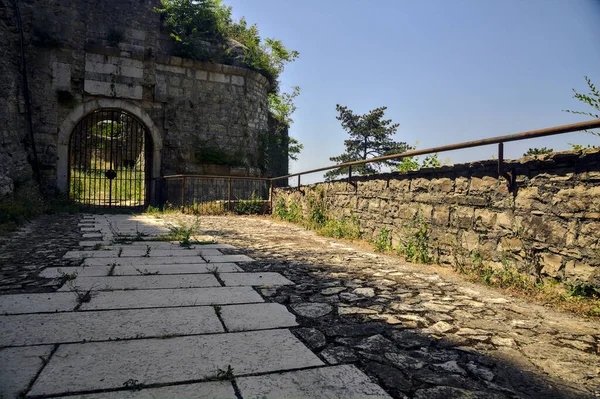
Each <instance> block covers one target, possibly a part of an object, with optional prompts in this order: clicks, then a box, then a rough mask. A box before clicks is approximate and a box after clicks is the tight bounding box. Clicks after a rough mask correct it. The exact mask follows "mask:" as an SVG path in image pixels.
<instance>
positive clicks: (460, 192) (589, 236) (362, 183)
mask: <svg viewBox="0 0 600 399" xmlns="http://www.w3.org/2000/svg"><path fill="white" fill-rule="evenodd" d="M506 167H507V168H508V169H510V170H513V172H514V173H515V175H516V189H515V190H514V191H509V189H508V186H507V184H506V180H505V179H504V178H498V171H497V170H498V169H497V168H498V166H497V161H485V162H475V163H470V164H462V165H448V166H443V167H440V168H430V169H421V170H420V171H418V172H410V173H403V174H399V173H393V174H383V175H374V176H366V177H354V178H353V179H354V181H355V184H350V183H348V182H346V181H339V182H331V183H319V184H313V185H310V186H305V187H302V188H301V190H298V189H296V188H288V189H277V190H276V191H275V195H276V197H275V199H274V202H277V197H283V198H284V199H285V201H286V203H287V204H288V205H289V204H290V203H292V201H294V202H295V203H296V204H299V205H300V206H301V207H302V210H303V211H304V212H305V213H307V212H310V209H311V208H310V206H311V205H310V202H311V201H314V198H315V196H317V195H323V196H324V200H325V204H326V206H327V209H328V212H329V213H330V214H331V215H332V216H335V217H338V218H341V217H350V216H354V217H355V218H356V219H357V220H358V222H359V225H360V228H361V232H362V233H363V235H364V236H365V237H366V238H367V239H375V238H377V237H378V235H379V234H380V232H381V230H382V229H384V228H386V229H389V231H390V232H391V236H392V244H393V246H394V247H397V246H398V245H399V244H400V242H401V240H402V239H404V238H406V237H407V235H410V234H411V233H412V232H413V230H414V229H413V226H414V222H415V220H419V221H420V222H419V226H416V227H417V228H421V227H424V226H423V224H427V225H428V229H427V230H428V231H429V233H428V234H429V236H430V240H429V242H428V252H429V254H430V256H431V257H432V259H433V260H434V261H435V262H438V263H440V264H450V265H455V266H458V267H461V266H462V267H466V268H468V267H471V266H472V264H473V263H474V262H485V264H486V265H490V266H491V267H494V268H499V269H504V268H505V267H509V268H517V269H519V270H520V271H522V272H525V273H527V274H529V275H531V276H536V277H537V276H542V277H543V276H550V277H553V278H556V279H558V280H565V279H568V280H572V281H578V282H584V283H590V284H593V285H596V286H600V150H598V149H596V150H588V151H587V152H586V153H585V154H582V153H581V152H580V151H567V152H562V153H554V154H550V155H544V156H538V157H527V158H522V159H521V160H519V161H510V162H507V166H506ZM353 183H354V182H353Z"/></svg>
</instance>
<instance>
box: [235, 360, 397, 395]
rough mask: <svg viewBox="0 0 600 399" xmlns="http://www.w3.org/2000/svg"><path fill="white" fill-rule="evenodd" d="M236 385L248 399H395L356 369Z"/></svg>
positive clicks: (244, 380)
mask: <svg viewBox="0 0 600 399" xmlns="http://www.w3.org/2000/svg"><path fill="white" fill-rule="evenodd" d="M236 382H237V385H238V388H239V389H240V393H241V394H242V396H243V397H244V399H298V398H312V399H333V398H340V399H341V398H370V399H390V398H391V397H390V396H389V395H388V394H387V393H386V392H385V391H384V390H383V389H382V388H381V387H379V386H378V385H377V384H375V383H373V382H372V381H371V380H370V379H369V378H368V377H367V376H366V375H365V374H364V373H363V372H362V371H360V370H359V369H357V368H356V367H355V366H353V365H340V366H333V367H322V368H317V369H312V370H301V371H291V372H287V373H281V374H269V375H262V376H253V377H241V378H238V379H237V380H236Z"/></svg>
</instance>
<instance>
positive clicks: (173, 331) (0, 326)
mask: <svg viewBox="0 0 600 399" xmlns="http://www.w3.org/2000/svg"><path fill="white" fill-rule="evenodd" d="M218 332H224V330H223V326H222V325H221V322H220V321H219V318H218V317H217V314H216V313H215V310H214V308H213V307H212V306H202V307H186V308H168V309H135V310H111V311H103V312H97V311H95V312H68V313H56V314H27V315H18V316H0V346H18V345H39V344H58V343H66V342H71V343H72V342H85V341H88V342H89V341H104V340H109V339H128V338H129V339H130V338H141V337H164V336H169V335H191V334H209V333H218Z"/></svg>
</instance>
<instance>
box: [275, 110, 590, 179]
mask: <svg viewBox="0 0 600 399" xmlns="http://www.w3.org/2000/svg"><path fill="white" fill-rule="evenodd" d="M599 127H600V119H594V120H591V121H586V122H579V123H572V124H569V125H561V126H555V127H549V128H545V129H539V130H531V131H526V132H522V133H515V134H509V135H506V136H496V137H490V138H487V139H480V140H474V141H465V142H462V143H456V144H449V145H444V146H440V147H432V148H425V149H422V150H412V151H406V152H403V153H399V154H392V155H386V156H382V157H376V158H370V159H364V160H360V161H353V162H344V163H340V164H337V165H333V166H325V167H322V168H317V169H310V170H305V171H302V172H298V173H292V174H289V175H285V176H278V177H273V178H271V180H272V181H275V180H281V179H287V178H290V177H294V176H298V181H300V176H301V175H306V174H310V173H316V172H323V171H326V170H331V169H337V168H341V167H346V166H354V165H363V164H367V163H371V162H379V161H387V160H390V159H396V158H403V157H413V156H417V155H425V154H432V153H436V152H445V151H453V150H460V149H463V148H471V147H480V146H484V145H490V144H498V143H507V142H510V141H519V140H526V139H533V138H538V137H546V136H553V135H556V134H563V133H571V132H577V131H580V130H587V129H595V128H599Z"/></svg>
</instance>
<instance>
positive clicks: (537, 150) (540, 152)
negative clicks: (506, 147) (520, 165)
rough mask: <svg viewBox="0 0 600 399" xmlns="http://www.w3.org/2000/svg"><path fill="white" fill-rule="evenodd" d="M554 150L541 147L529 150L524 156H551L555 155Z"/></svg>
mask: <svg viewBox="0 0 600 399" xmlns="http://www.w3.org/2000/svg"><path fill="white" fill-rule="evenodd" d="M553 152H554V150H553V149H552V148H546V147H541V148H530V149H528V150H527V152H526V153H524V154H523V156H524V157H532V156H535V155H545V154H551V153H553Z"/></svg>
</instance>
